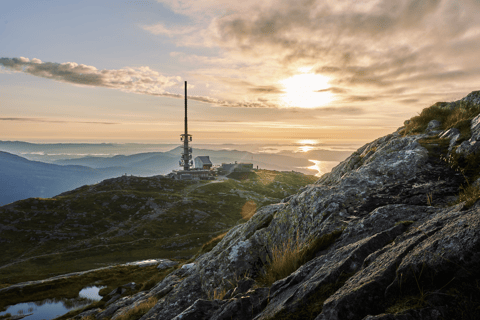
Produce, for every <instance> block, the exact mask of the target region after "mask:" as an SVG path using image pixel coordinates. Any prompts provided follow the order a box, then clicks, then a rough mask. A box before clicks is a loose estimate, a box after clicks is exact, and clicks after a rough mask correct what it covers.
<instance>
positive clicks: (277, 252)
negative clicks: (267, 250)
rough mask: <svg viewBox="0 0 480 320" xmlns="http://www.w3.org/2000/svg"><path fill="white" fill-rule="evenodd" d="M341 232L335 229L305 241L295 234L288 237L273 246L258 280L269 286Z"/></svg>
mask: <svg viewBox="0 0 480 320" xmlns="http://www.w3.org/2000/svg"><path fill="white" fill-rule="evenodd" d="M342 232H343V230H335V231H333V232H332V233H328V234H325V235H323V236H321V237H319V238H316V239H312V240H310V241H307V242H302V241H300V240H299V236H298V234H297V236H296V237H295V239H289V240H288V241H286V242H284V243H282V244H280V245H278V246H274V247H273V248H272V253H271V255H272V256H271V260H270V264H269V265H268V266H267V268H266V269H265V271H264V273H263V274H262V275H261V276H260V277H259V279H258V281H259V282H260V283H262V284H264V285H267V286H271V285H272V284H273V283H274V282H275V281H277V280H279V279H283V278H285V277H287V276H289V275H290V274H291V273H292V272H294V271H295V270H297V269H298V268H299V267H300V266H302V265H303V264H305V263H306V262H308V261H310V260H311V259H313V258H314V257H315V254H316V253H317V252H319V251H321V250H325V249H327V248H328V247H330V246H331V245H332V244H333V243H334V242H335V240H336V239H337V238H338V237H340V235H341V234H342Z"/></svg>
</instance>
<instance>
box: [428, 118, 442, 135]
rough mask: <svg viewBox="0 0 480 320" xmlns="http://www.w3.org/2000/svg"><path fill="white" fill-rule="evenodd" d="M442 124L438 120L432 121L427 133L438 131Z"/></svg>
mask: <svg viewBox="0 0 480 320" xmlns="http://www.w3.org/2000/svg"><path fill="white" fill-rule="evenodd" d="M441 125H442V124H441V123H440V121H438V120H432V121H430V122H429V123H428V125H427V129H426V130H425V131H426V132H430V131H433V130H436V129H439V128H440V126H441Z"/></svg>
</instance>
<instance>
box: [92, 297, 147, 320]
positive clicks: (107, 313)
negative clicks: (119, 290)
mask: <svg viewBox="0 0 480 320" xmlns="http://www.w3.org/2000/svg"><path fill="white" fill-rule="evenodd" d="M145 294H146V293H145V292H139V293H137V294H135V295H133V296H126V297H123V298H121V299H120V300H118V301H116V302H115V303H113V304H111V305H109V306H108V307H107V308H106V309H105V310H103V311H102V312H100V313H97V314H96V315H95V318H97V319H103V318H107V317H111V316H112V315H113V314H114V313H115V312H116V311H117V310H118V309H120V308H123V307H125V306H128V305H130V304H132V303H134V302H135V301H136V300H138V299H139V298H140V297H142V296H144V295H145Z"/></svg>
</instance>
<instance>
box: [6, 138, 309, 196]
mask: <svg viewBox="0 0 480 320" xmlns="http://www.w3.org/2000/svg"><path fill="white" fill-rule="evenodd" d="M2 143H4V142H2ZM23 144H24V143H17V146H22V147H25V145H23ZM19 150H20V148H18V151H19ZM23 150H25V149H23ZM39 150H40V149H39ZM39 152H41V151H39ZM180 153H181V147H177V148H175V149H173V150H170V151H168V152H147V153H138V154H133V155H116V156H111V157H100V156H88V157H83V158H77V159H63V160H56V161H54V163H44V162H40V161H31V160H28V159H26V158H23V157H20V156H18V155H14V154H11V153H8V152H2V151H0V205H4V204H7V203H10V202H13V201H17V200H21V199H25V198H30V197H42V198H49V197H53V196H55V195H57V194H59V193H62V192H65V191H68V190H72V189H75V188H77V187H80V186H82V185H85V184H94V183H97V182H99V181H102V180H104V179H107V178H114V177H119V176H121V175H125V174H126V175H135V176H144V177H146V176H154V175H161V174H167V173H169V172H171V171H172V170H175V169H179V166H178V161H179V159H180ZM198 155H207V156H210V159H211V160H212V162H213V164H215V165H221V164H222V163H232V162H235V161H238V162H249V163H253V164H254V167H255V168H256V167H257V166H258V167H259V168H261V169H270V170H278V171H292V170H294V171H299V172H304V173H314V172H312V171H311V170H308V169H306V167H307V166H309V165H311V163H310V162H309V161H308V160H306V159H301V158H294V157H289V156H284V155H276V154H253V153H250V152H246V151H235V150H206V149H194V150H193V156H194V157H196V156H198Z"/></svg>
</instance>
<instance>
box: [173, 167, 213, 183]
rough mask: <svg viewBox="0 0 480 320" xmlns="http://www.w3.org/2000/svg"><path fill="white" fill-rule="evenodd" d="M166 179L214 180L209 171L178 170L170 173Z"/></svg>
mask: <svg viewBox="0 0 480 320" xmlns="http://www.w3.org/2000/svg"><path fill="white" fill-rule="evenodd" d="M167 177H169V178H172V179H175V180H215V177H214V176H213V174H212V172H211V171H210V170H197V169H190V170H179V171H173V172H170V173H169V174H168V175H167Z"/></svg>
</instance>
